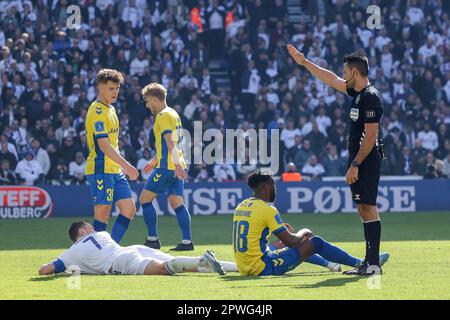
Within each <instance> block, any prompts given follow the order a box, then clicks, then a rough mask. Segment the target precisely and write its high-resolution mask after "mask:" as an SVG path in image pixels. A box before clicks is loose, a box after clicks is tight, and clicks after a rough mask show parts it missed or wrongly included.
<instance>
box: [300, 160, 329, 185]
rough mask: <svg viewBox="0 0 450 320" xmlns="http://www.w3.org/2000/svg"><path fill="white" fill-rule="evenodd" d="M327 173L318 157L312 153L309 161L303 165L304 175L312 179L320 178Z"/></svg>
mask: <svg viewBox="0 0 450 320" xmlns="http://www.w3.org/2000/svg"><path fill="white" fill-rule="evenodd" d="M324 173H325V169H324V167H323V166H322V164H320V163H319V162H318V161H317V157H316V156H315V155H312V156H311V157H309V159H308V162H307V163H306V164H305V165H304V166H303V169H302V175H303V176H304V177H309V178H310V179H311V180H320V179H321V178H322V176H323V174H324Z"/></svg>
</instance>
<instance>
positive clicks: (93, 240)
mask: <svg viewBox="0 0 450 320" xmlns="http://www.w3.org/2000/svg"><path fill="white" fill-rule="evenodd" d="M89 240H90V241H92V243H93V244H94V245H95V246H96V247H97V248H98V250H102V246H101V245H100V244H99V243H98V242H97V240H95V239H94V237H93V236H90V237H87V238H86V239H85V240H84V241H83V243H86V242H88V241H89Z"/></svg>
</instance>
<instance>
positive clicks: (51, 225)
mask: <svg viewBox="0 0 450 320" xmlns="http://www.w3.org/2000/svg"><path fill="white" fill-rule="evenodd" d="M73 220H75V219H69V218H54V219H48V220H1V221H0V265H1V272H0V300H4V299H182V300H193V299H233V300H234V299H283V300H285V299H450V268H449V265H450V250H449V249H450V213H426V212H422V213H397V214H394V213H385V214H382V223H383V235H382V240H383V241H382V248H381V250H382V251H387V252H389V253H390V254H391V259H390V260H389V262H388V263H387V264H386V265H385V266H384V268H383V272H384V274H383V276H382V278H381V282H380V286H381V288H380V289H369V288H368V280H367V278H358V277H349V276H344V275H342V274H341V273H330V272H329V271H328V270H326V269H324V268H321V267H318V266H314V265H310V264H305V263H304V264H301V265H300V266H299V267H297V268H296V269H295V270H293V271H291V272H289V273H288V274H287V275H285V276H279V277H242V276H239V275H238V274H236V273H229V274H227V275H226V276H222V277H220V276H217V275H214V274H182V275H175V276H124V275H122V276H112V275H107V276H84V275H83V276H81V280H80V284H81V288H80V289H77V290H74V289H68V288H67V281H68V279H69V278H68V277H67V276H48V277H45V276H44V277H40V276H38V275H37V270H38V268H39V267H40V265H42V264H43V263H47V262H49V261H51V260H53V259H54V258H55V257H56V256H57V255H58V254H59V253H60V252H61V251H62V250H64V249H65V248H67V247H68V246H69V245H70V240H69V239H68V237H67V235H66V229H67V226H68V225H69V224H70V222H72V221H73ZM90 220H92V218H89V219H88V221H90ZM231 220H232V216H231V215H226V216H220V215H218V216H193V217H192V229H193V230H192V232H193V237H194V242H195V245H196V250H195V252H189V253H188V254H187V255H200V254H201V253H202V252H203V251H204V250H206V249H209V248H211V249H214V250H215V252H216V254H217V256H218V258H219V259H221V260H232V257H233V255H232V247H231V245H230V241H231V228H232V223H231ZM284 220H285V221H286V222H289V223H290V224H292V225H293V226H294V227H295V228H300V227H309V228H311V229H312V231H313V232H314V233H315V234H318V235H321V236H322V237H323V238H325V239H327V240H328V241H331V242H333V243H335V244H337V245H339V246H341V247H342V248H344V249H346V250H347V251H348V252H350V253H351V254H353V255H357V256H362V255H363V248H364V244H363V241H362V240H363V235H362V228H361V223H360V221H359V218H358V217H357V216H356V215H355V214H336V215H317V214H299V215H293V214H291V215H284ZM159 234H160V239H161V241H162V244H163V248H162V249H163V251H167V250H168V249H169V248H170V247H171V246H173V245H174V244H176V242H177V241H178V240H179V237H180V232H179V230H178V226H177V222H176V219H175V217H160V219H159ZM144 237H145V227H144V221H143V219H142V217H138V218H136V219H135V220H134V221H133V222H132V224H131V226H130V229H129V231H128V233H127V234H126V235H125V238H124V240H123V243H122V244H123V245H131V244H142V243H143V240H144Z"/></svg>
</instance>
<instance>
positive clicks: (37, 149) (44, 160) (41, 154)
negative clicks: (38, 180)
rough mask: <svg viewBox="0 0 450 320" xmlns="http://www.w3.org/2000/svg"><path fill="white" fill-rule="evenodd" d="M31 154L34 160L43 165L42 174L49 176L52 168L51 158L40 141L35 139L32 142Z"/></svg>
mask: <svg viewBox="0 0 450 320" xmlns="http://www.w3.org/2000/svg"><path fill="white" fill-rule="evenodd" d="M31 152H33V154H34V158H35V159H36V161H37V162H39V164H40V165H41V168H42V173H43V174H44V176H47V174H48V172H49V171H50V167H51V163H50V157H49V156H48V153H47V151H46V150H44V149H42V148H41V143H40V142H39V140H38V139H33V141H32V142H31Z"/></svg>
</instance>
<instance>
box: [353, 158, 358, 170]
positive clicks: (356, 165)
mask: <svg viewBox="0 0 450 320" xmlns="http://www.w3.org/2000/svg"><path fill="white" fill-rule="evenodd" d="M352 167H356V168H358V167H359V162H358V161H357V160H353V161H352Z"/></svg>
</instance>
